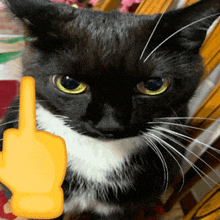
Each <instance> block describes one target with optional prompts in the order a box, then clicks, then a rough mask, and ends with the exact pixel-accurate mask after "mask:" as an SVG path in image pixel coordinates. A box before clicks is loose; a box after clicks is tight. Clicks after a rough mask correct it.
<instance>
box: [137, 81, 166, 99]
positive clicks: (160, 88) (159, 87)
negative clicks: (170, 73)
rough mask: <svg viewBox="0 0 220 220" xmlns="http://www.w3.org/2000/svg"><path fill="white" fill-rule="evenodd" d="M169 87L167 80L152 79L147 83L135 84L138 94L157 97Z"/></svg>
mask: <svg viewBox="0 0 220 220" xmlns="http://www.w3.org/2000/svg"><path fill="white" fill-rule="evenodd" d="M168 86H169V79H167V78H159V77H154V78H150V79H149V80H147V81H143V82H141V83H139V84H137V89H138V91H139V92H141V93H143V94H145V95H152V96H153V95H159V94H162V93H163V92H165V91H166V90H167V88H168Z"/></svg>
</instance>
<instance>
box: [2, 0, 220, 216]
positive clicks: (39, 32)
mask: <svg viewBox="0 0 220 220" xmlns="http://www.w3.org/2000/svg"><path fill="white" fill-rule="evenodd" d="M5 2H6V4H7V5H8V7H9V9H10V10H11V11H12V13H13V14H14V15H15V16H16V17H17V18H18V19H19V20H20V22H21V23H22V25H23V26H24V27H25V32H26V34H27V35H28V36H30V37H32V38H33V40H32V41H30V42H29V43H28V44H27V46H26V48H25V52H24V56H23V76H32V77H34V79H35V82H36V97H37V111H36V114H37V125H38V129H39V130H44V131H48V132H50V133H52V134H55V135H59V136H61V137H62V138H63V139H64V140H65V142H66V147H67V152H68V168H67V173H66V178H65V181H64V184H63V188H64V193H65V205H64V210H65V212H70V211H71V210H77V208H78V207H80V208H79V210H80V211H88V210H89V211H91V210H93V211H94V210H95V211H96V212H97V213H99V214H105V215H107V214H109V213H112V212H121V211H123V210H125V209H124V208H122V206H123V207H125V205H127V206H126V207H127V209H126V210H127V211H128V212H127V213H128V216H130V213H131V212H134V213H135V212H136V210H133V211H131V207H132V209H133V208H134V207H135V206H136V205H135V206H133V204H134V200H135V201H141V202H140V203H139V205H140V204H141V205H142V203H143V201H144V199H145V200H147V202H146V204H151V203H152V202H153V201H154V200H155V198H157V197H158V196H159V195H160V194H161V193H162V192H163V191H164V189H165V188H166V187H167V186H168V182H169V183H170V182H172V181H173V180H174V178H175V177H176V175H177V174H178V170H179V167H180V164H179V162H180V161H181V159H182V158H183V152H184V149H185V145H184V144H183V142H184V141H185V140H184V138H181V134H182V133H183V132H184V131H183V129H182V127H180V126H173V125H171V124H172V122H173V117H176V116H179V117H185V116H187V106H188V102H189V100H190V98H191V97H192V96H193V94H194V92H195V90H196V88H197V86H198V84H199V81H200V78H201V76H202V74H203V66H202V58H201V56H200V55H199V48H200V47H201V45H202V43H203V41H204V39H205V36H206V32H207V29H208V28H209V27H210V25H211V24H212V22H213V21H214V20H215V19H216V18H217V17H218V14H217V13H219V11H220V2H219V0H202V1H200V2H198V3H196V4H194V5H192V6H190V7H188V8H184V9H180V10H176V11H172V12H167V13H165V14H163V15H161V14H158V15H153V16H143V15H140V16H137V15H133V14H122V13H120V12H110V13H105V12H101V11H92V10H88V9H75V8H72V7H70V6H68V5H64V4H60V3H53V2H50V1H49V0H44V1H42V0H22V1H21V0H6V1H5ZM10 114H11V115H13V114H15V113H10ZM10 114H9V115H8V116H7V117H6V119H5V120H12V118H13V119H14V118H16V117H17V116H18V114H17V113H16V114H17V115H16V116H14V115H13V117H12V116H11V115H10ZM170 117H171V118H170ZM171 119H172V120H171ZM157 121H159V122H160V123H159V124H156V123H155V122H157ZM167 121H168V122H170V123H166V122H167ZM181 122H183V121H181ZM6 124H7V123H6ZM155 125H156V126H157V128H155ZM10 126H12V125H10ZM13 126H14V127H16V126H17V124H16V125H13ZM0 129H2V130H3V128H2V127H0ZM166 131H169V132H167V133H166ZM175 132H177V134H178V135H176V136H175V135H174V134H175ZM0 133H3V132H1V130H0ZM0 138H1V137H0ZM107 202H109V204H110V205H109V204H108V205H107ZM129 202H130V203H129ZM131 204H132V205H131ZM136 207H138V206H136ZM120 219H123V218H120ZM124 219H128V218H124Z"/></svg>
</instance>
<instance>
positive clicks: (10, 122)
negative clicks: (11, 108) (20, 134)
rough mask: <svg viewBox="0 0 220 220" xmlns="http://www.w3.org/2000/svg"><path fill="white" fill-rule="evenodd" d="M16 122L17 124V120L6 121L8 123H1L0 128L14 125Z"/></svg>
mask: <svg viewBox="0 0 220 220" xmlns="http://www.w3.org/2000/svg"><path fill="white" fill-rule="evenodd" d="M16 122H18V119H17V120H14V121H8V122H5V123H3V124H0V127H1V126H4V125H7V124H12V123H16Z"/></svg>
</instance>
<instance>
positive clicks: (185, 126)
mask: <svg viewBox="0 0 220 220" xmlns="http://www.w3.org/2000/svg"><path fill="white" fill-rule="evenodd" d="M148 124H167V125H175V126H179V127H184V128H192V129H195V130H200V131H207V132H208V133H212V134H214V133H215V132H213V131H208V130H207V129H204V128H198V127H194V126H190V125H184V124H178V123H173V122H164V121H155V122H154V121H152V122H148Z"/></svg>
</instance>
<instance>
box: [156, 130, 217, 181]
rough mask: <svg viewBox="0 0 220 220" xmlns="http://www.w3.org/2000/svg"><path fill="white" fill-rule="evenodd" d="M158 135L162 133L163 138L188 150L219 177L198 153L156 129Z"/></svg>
mask: <svg viewBox="0 0 220 220" xmlns="http://www.w3.org/2000/svg"><path fill="white" fill-rule="evenodd" d="M155 131H156V132H158V133H159V134H160V135H163V136H164V137H165V138H167V139H169V140H171V141H173V142H174V143H176V144H178V145H179V146H180V147H182V148H184V149H185V150H187V151H188V152H190V153H191V154H192V155H194V156H195V157H196V158H197V159H198V160H200V161H202V162H203V163H204V164H205V165H206V166H208V167H209V168H210V169H211V170H212V171H213V172H214V173H215V175H216V176H217V177H218V178H219V179H220V175H219V174H218V173H217V172H216V171H215V170H214V169H213V168H212V167H211V166H210V165H209V164H208V163H207V162H206V161H205V160H203V159H201V158H200V157H199V156H198V155H196V154H195V153H194V152H193V151H191V150H189V149H188V148H187V147H185V146H184V145H183V144H181V143H180V142H179V141H177V140H175V139H174V138H172V137H171V136H169V135H167V134H164V133H163V132H160V131H157V130H155Z"/></svg>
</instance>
